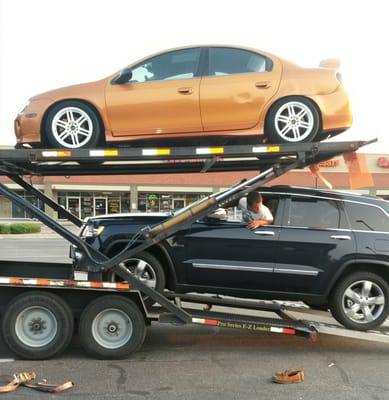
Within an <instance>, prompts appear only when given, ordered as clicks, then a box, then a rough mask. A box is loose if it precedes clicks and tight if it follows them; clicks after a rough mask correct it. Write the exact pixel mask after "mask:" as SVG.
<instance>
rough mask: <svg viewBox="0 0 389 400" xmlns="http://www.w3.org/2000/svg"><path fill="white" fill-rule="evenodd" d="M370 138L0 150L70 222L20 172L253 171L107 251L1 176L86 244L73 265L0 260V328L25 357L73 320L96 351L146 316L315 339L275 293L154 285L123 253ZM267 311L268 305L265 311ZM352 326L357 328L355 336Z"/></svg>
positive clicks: (112, 350) (5, 191)
mask: <svg viewBox="0 0 389 400" xmlns="http://www.w3.org/2000/svg"><path fill="white" fill-rule="evenodd" d="M373 141H375V140H373ZM371 142H372V141H371V140H370V141H347V142H332V143H331V142H319V143H299V144H280V145H274V144H272V145H269V146H268V145H240V146H221V147H196V146H193V147H192V146H185V147H174V146H173V147H164V148H150V147H147V148H141V147H139V148H130V147H128V148H127V147H118V148H109V149H75V150H62V149H27V148H25V149H10V150H7V149H4V150H0V174H1V175H3V176H7V177H8V178H10V179H11V180H12V181H14V182H15V183H16V184H18V185H19V186H21V187H22V188H23V189H25V190H26V191H27V192H28V193H29V194H32V195H34V196H36V197H38V198H39V199H40V200H41V201H42V202H43V204H44V205H45V206H47V207H50V208H52V209H53V210H54V211H56V212H57V213H58V216H59V218H61V219H67V220H69V221H70V222H71V223H73V224H74V225H75V226H76V227H80V226H81V225H82V221H81V220H80V219H78V218H77V217H76V216H74V215H73V214H71V213H70V212H69V211H67V210H66V209H64V208H63V207H61V206H60V205H59V204H58V203H56V202H55V201H53V200H52V199H50V198H49V197H47V196H46V195H45V194H44V193H43V192H41V191H39V190H37V189H36V188H34V187H33V185H32V184H31V183H29V181H28V179H26V178H25V177H30V176H75V175H85V176H90V175H103V174H104V175H118V174H128V175H131V174H150V173H164V174H171V173H177V172H179V173H188V172H198V173H207V172H218V171H257V174H256V175H255V176H254V177H252V178H250V179H247V180H243V181H241V182H238V183H236V184H235V185H233V186H232V187H230V188H228V189H227V190H224V191H222V192H220V193H216V194H212V195H210V196H208V197H206V198H204V199H201V201H199V202H197V203H195V204H193V205H192V206H190V207H188V208H186V209H184V210H183V211H182V212H178V213H176V214H174V215H172V216H171V217H170V218H168V219H166V220H164V221H163V222H162V223H160V224H159V225H157V226H154V227H152V228H148V229H146V230H142V231H141V232H139V235H138V237H137V240H136V241H133V240H132V241H129V243H128V245H127V246H126V247H125V248H124V249H123V250H122V251H121V252H120V253H119V254H116V255H114V256H113V257H111V258H108V257H107V256H106V255H104V254H102V253H100V252H99V251H97V250H95V249H94V248H93V247H91V246H89V245H88V243H86V242H85V241H83V240H82V239H81V238H80V237H78V236H77V235H76V234H75V233H73V231H72V230H71V229H68V228H66V227H65V226H64V225H63V224H61V223H60V222H58V221H57V220H55V219H54V218H52V217H50V216H49V215H48V214H47V213H45V212H44V211H42V210H41V209H39V208H37V207H35V206H34V205H33V204H31V203H30V202H28V201H26V200H25V199H24V198H22V197H21V196H19V195H18V194H17V193H16V192H15V191H14V190H12V189H9V188H8V187H7V186H6V185H4V184H1V183H0V194H2V195H3V196H5V197H7V198H8V199H10V200H11V201H12V202H14V203H15V204H17V205H18V206H20V207H24V208H26V209H27V210H29V212H30V213H31V215H33V216H34V217H35V218H36V219H38V220H39V221H40V222H42V223H43V224H45V225H46V226H47V227H49V228H50V229H52V230H53V231H54V232H56V233H57V234H59V235H60V236H61V237H62V238H64V239H65V240H67V241H68V242H69V243H70V244H71V245H74V246H76V247H77V248H78V249H82V251H83V254H84V257H83V260H82V262H81V263H80V262H78V263H77V269H75V268H74V265H73V264H72V263H71V262H69V263H49V262H26V261H9V260H0V287H1V290H0V312H1V315H2V328H1V329H2V336H3V339H4V341H5V343H6V344H7V346H8V347H9V349H10V350H11V351H12V352H13V353H14V354H15V355H16V356H18V357H21V358H23V359H49V358H52V357H55V356H58V355H59V354H60V353H61V352H62V351H64V350H65V349H66V347H67V346H68V344H69V342H70V340H71V338H72V335H73V330H74V325H75V321H77V325H78V327H79V334H80V340H81V343H82V346H83V348H84V350H85V352H86V353H87V354H89V355H90V356H92V357H95V358H99V359H118V358H124V357H128V356H129V355H130V354H131V353H132V352H134V351H136V350H138V349H139V348H140V347H141V346H142V344H143V341H144V338H145V335H146V331H147V329H148V326H149V325H151V324H152V323H171V324H177V325H184V324H199V325H210V326H218V327H227V328H235V329H243V330H251V331H255V332H262V333H263V332H266V333H276V334H285V335H295V336H303V337H306V338H308V339H311V340H315V339H316V337H317V333H318V330H320V328H319V327H320V324H319V323H315V322H313V321H310V320H306V319H298V318H296V317H295V316H294V315H292V314H291V313H290V310H289V308H288V306H287V305H285V304H283V303H280V302H265V301H258V300H255V301H253V300H242V299H237V298H224V297H220V296H209V295H204V294H196V293H194V294H178V293H173V292H169V291H164V292H162V293H160V292H158V291H157V290H154V289H152V288H150V287H148V286H147V285H146V284H144V283H143V282H142V281H140V280H139V279H138V278H136V277H135V276H134V275H133V274H131V273H130V272H129V271H128V270H127V269H126V268H125V267H124V266H123V264H122V263H121V262H122V261H123V260H125V259H128V258H129V257H131V256H133V255H135V254H136V253H139V252H140V251H142V250H145V249H147V248H148V247H150V246H152V245H154V244H156V243H158V242H159V241H161V240H163V239H165V238H167V237H169V236H170V235H173V234H174V233H175V232H177V231H178V230H180V229H182V228H183V227H185V226H186V225H189V224H191V223H192V222H193V221H195V220H197V219H199V218H202V217H204V216H206V215H207V214H209V213H211V212H212V211H214V210H216V209H217V208H219V207H223V205H225V204H228V203H230V202H231V201H234V200H236V199H238V198H240V197H242V195H243V194H244V193H247V192H248V191H251V190H255V189H257V188H259V187H261V186H263V185H264V184H266V183H268V182H269V181H271V180H272V179H274V178H276V177H279V176H281V175H283V174H285V173H287V172H288V171H290V170H292V169H301V168H304V167H307V166H310V165H312V164H317V163H320V162H322V161H326V160H329V159H331V158H333V157H335V156H338V155H341V154H345V153H350V152H355V151H357V150H358V149H360V148H361V147H363V146H365V145H367V144H369V143H371ZM108 270H112V272H114V273H115V274H116V275H117V276H119V277H120V278H121V279H122V281H121V282H106V281H104V280H103V278H102V276H103V272H106V271H108ZM145 296H147V297H148V298H151V299H152V300H153V301H154V302H155V303H154V305H153V306H149V305H148V304H146V303H145V301H144V300H143V299H144V297H145ZM236 310H241V311H238V312H237V311H236ZM258 312H261V314H260V315H258ZM263 313H264V314H266V316H263ZM269 313H272V314H271V316H270V317H269V316H267V314H269ZM274 314H275V315H274ZM322 327H324V328H325V332H326V333H331V332H332V331H331V329H330V328H329V325H328V324H325V325H322ZM324 328H323V329H324ZM344 331H346V330H344ZM360 335H362V334H361V332H358V337H359V336H360ZM365 335H368V333H366V334H365ZM374 335H376V336H377V335H378V336H379V338H380V339H382V340H384V341H385V340H387V336H386V334H385V333H382V334H381V333H380V332H375V333H374Z"/></svg>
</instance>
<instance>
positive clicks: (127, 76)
mask: <svg viewBox="0 0 389 400" xmlns="http://www.w3.org/2000/svg"><path fill="white" fill-rule="evenodd" d="M131 78H132V69H131V68H129V67H126V68H123V69H122V70H121V71H120V73H119V75H118V76H117V77H116V78H113V79H112V81H111V83H112V84H113V85H122V84H123V83H127V82H128V81H129V80H131Z"/></svg>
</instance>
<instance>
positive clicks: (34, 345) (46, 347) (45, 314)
mask: <svg viewBox="0 0 389 400" xmlns="http://www.w3.org/2000/svg"><path fill="white" fill-rule="evenodd" d="M73 329H74V318H73V314H72V312H71V310H70V308H69V306H68V305H67V304H66V302H65V301H64V300H62V298H61V297H59V296H57V295H55V294H53V293H50V292H47V293H46V292H40V291H29V292H25V293H23V294H21V295H19V296H17V297H16V298H15V299H13V300H12V302H11V303H10V304H9V305H8V306H7V309H6V311H5V313H4V315H3V321H2V334H3V338H4V341H5V343H6V344H7V345H8V347H9V348H10V350H11V351H12V352H13V353H15V354H16V355H18V356H19V357H21V358H23V359H27V360H44V359H49V358H52V357H54V356H56V355H58V354H60V353H61V352H62V351H63V350H65V348H66V347H67V346H68V344H69V343H70V341H71V339H72V335H73Z"/></svg>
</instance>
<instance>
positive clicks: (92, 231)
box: [80, 225, 104, 237]
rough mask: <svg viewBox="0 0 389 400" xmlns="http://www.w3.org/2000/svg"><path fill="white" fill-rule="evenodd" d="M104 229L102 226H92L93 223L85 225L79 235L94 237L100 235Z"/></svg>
mask: <svg viewBox="0 0 389 400" xmlns="http://www.w3.org/2000/svg"><path fill="white" fill-rule="evenodd" d="M103 231H104V226H99V227H96V226H93V225H86V226H85V227H84V229H83V230H82V231H81V234H80V236H81V237H96V236H100V235H101V234H102V233H103Z"/></svg>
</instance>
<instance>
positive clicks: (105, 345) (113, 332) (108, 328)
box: [79, 295, 146, 359]
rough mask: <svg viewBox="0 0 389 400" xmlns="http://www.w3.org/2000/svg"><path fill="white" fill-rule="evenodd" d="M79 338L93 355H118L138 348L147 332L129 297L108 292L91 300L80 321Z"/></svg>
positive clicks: (138, 311) (103, 356) (135, 306)
mask: <svg viewBox="0 0 389 400" xmlns="http://www.w3.org/2000/svg"><path fill="white" fill-rule="evenodd" d="M79 334H80V341H81V344H82V346H83V348H84V349H85V351H86V352H87V353H88V354H89V355H90V356H92V357H94V358H99V359H120V358H124V357H127V356H128V355H130V354H131V353H133V352H135V351H137V350H138V349H139V348H140V347H141V346H142V344H143V341H144V339H145V335H146V322H145V318H144V315H143V313H142V312H141V311H140V309H139V307H138V306H137V305H136V304H135V303H134V302H133V301H131V300H130V299H128V298H125V297H122V296H117V295H107V296H102V297H99V298H97V299H95V300H93V301H92V302H91V303H90V304H89V305H88V306H87V307H86V308H85V309H84V311H83V312H82V314H81V317H80V321H79Z"/></svg>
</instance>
